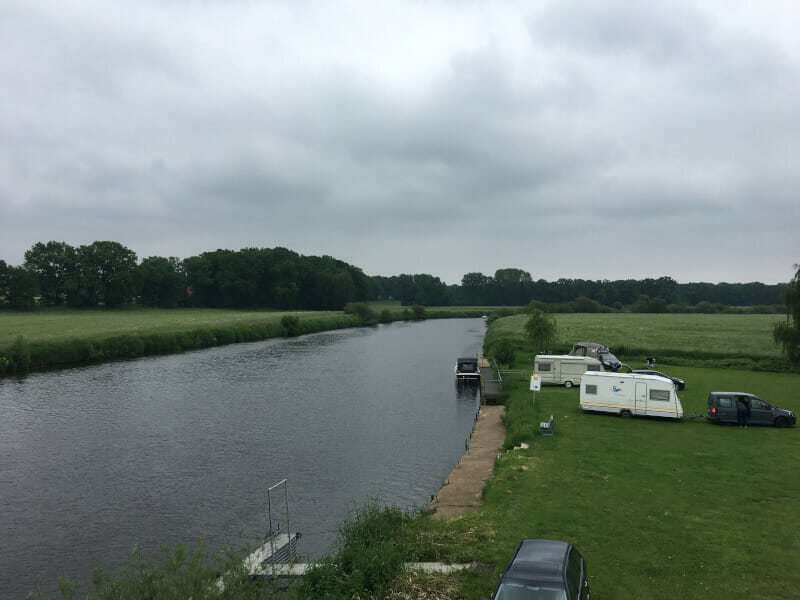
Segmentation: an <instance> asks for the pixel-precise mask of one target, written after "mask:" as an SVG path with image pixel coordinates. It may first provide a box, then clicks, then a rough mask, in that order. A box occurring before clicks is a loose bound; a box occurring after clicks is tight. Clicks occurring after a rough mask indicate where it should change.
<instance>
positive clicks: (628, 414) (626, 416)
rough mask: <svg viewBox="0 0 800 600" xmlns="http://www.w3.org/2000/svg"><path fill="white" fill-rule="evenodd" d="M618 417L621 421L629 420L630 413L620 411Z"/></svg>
mask: <svg viewBox="0 0 800 600" xmlns="http://www.w3.org/2000/svg"><path fill="white" fill-rule="evenodd" d="M619 416H620V417H622V418H623V419H629V418H630V417H631V416H632V415H631V411H629V410H623V411H621V412H620V413H619Z"/></svg>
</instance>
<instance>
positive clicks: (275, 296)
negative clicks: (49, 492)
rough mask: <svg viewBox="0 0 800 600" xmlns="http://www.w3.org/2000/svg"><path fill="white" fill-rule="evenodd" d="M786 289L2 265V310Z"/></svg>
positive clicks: (690, 306)
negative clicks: (448, 281) (452, 281)
mask: <svg viewBox="0 0 800 600" xmlns="http://www.w3.org/2000/svg"><path fill="white" fill-rule="evenodd" d="M786 288H787V285H786V284H776V285H766V284H763V283H758V282H753V283H717V284H712V283H678V282H676V281H675V280H674V279H672V278H670V277H659V278H657V279H651V278H646V279H639V280H634V279H625V280H615V281H609V280H594V281H593V280H585V279H564V278H562V279H558V280H557V281H546V280H544V279H538V280H534V279H533V277H532V276H531V275H530V273H528V272H527V271H523V270H522V269H513V268H507V269H498V270H497V271H495V273H494V275H493V276H488V275H484V274H483V273H477V272H472V273H467V274H465V275H464V276H463V278H462V280H461V284H460V285H447V284H446V283H444V282H443V281H442V280H441V279H440V278H438V277H435V276H433V275H430V274H425V273H419V274H401V275H395V276H391V277H386V276H372V277H369V276H367V275H365V274H364V273H363V271H362V270H361V269H359V268H358V267H355V266H353V265H350V264H347V263H345V262H343V261H340V260H337V259H335V258H333V257H330V256H321V257H320V256H302V255H300V254H297V253H296V252H293V251H291V250H288V249H286V248H280V247H278V248H272V249H269V248H244V249H242V250H237V251H234V250H215V251H213V252H203V253H202V254H200V255H198V256H192V257H190V258H187V259H184V260H180V259H178V258H175V257H168V258H165V257H160V256H151V257H149V258H146V259H144V260H142V261H141V262H139V261H138V259H137V256H136V253H135V252H133V251H132V250H130V249H129V248H126V247H125V246H123V245H122V244H120V243H118V242H113V241H97V242H93V243H91V244H88V245H84V246H78V247H73V246H70V245H69V244H66V243H64V242H55V241H50V242H46V243H42V242H38V243H36V244H34V245H33V246H32V247H31V248H30V250H28V251H27V252H25V260H24V263H23V264H22V265H20V266H10V265H8V264H7V263H6V262H5V261H3V260H0V305H2V306H5V307H10V308H14V309H20V310H26V309H31V308H33V307H35V306H37V305H45V306H57V305H67V306H72V307H93V306H105V307H111V308H113V307H119V306H123V305H126V304H133V303H136V304H142V305H145V306H156V307H162V308H174V307H178V306H194V307H209V308H257V307H269V308H276V309H284V310H286V309H298V310H300V309H306V310H341V309H342V308H344V307H345V306H346V305H347V304H348V303H352V302H364V301H367V300H372V301H377V300H399V301H400V303H401V304H402V305H404V306H412V305H419V306H524V305H529V304H530V303H532V302H533V303H534V304H536V305H537V307H538V308H540V309H542V310H546V311H548V312H600V311H605V310H623V309H625V310H632V311H636V312H669V311H672V312H688V311H689V310H692V311H697V312H718V311H719V310H720V307H731V306H736V307H754V308H755V309H757V310H760V311H762V312H769V311H771V310H773V309H774V310H780V306H781V305H782V304H783V293H784V290H785V289H786Z"/></svg>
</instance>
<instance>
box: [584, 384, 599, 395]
mask: <svg viewBox="0 0 800 600" xmlns="http://www.w3.org/2000/svg"><path fill="white" fill-rule="evenodd" d="M586 393H587V394H594V395H597V386H596V385H589V384H588V383H587V384H586Z"/></svg>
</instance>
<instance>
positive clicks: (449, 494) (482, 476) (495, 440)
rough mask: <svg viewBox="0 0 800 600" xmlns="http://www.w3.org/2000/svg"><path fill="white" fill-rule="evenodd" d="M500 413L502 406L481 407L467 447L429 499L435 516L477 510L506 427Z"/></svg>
mask: <svg viewBox="0 0 800 600" xmlns="http://www.w3.org/2000/svg"><path fill="white" fill-rule="evenodd" d="M503 414H505V406H481V409H480V412H479V413H478V420H477V422H476V423H475V429H474V430H473V432H472V439H471V440H470V444H469V450H467V453H466V454H465V455H464V456H462V457H461V460H460V461H458V464H457V465H456V467H455V468H454V469H453V470H452V471H451V472H450V475H448V477H447V479H446V480H445V482H444V485H442V489H440V490H439V493H438V494H436V496H435V497H434V499H433V502H431V508H432V509H433V511H434V512H433V517H434V518H437V519H452V518H453V517H460V516H461V515H465V514H467V513H471V512H474V511H476V510H477V509H478V507H479V506H480V505H481V491H482V490H483V486H484V484H485V483H486V480H487V479H489V477H491V475H492V472H493V471H494V461H495V459H496V458H497V455H498V454H499V453H500V451H501V450H502V448H503V441H504V440H505V437H506V429H505V427H503V423H502V421H501V420H500V418H501V417H502V416H503Z"/></svg>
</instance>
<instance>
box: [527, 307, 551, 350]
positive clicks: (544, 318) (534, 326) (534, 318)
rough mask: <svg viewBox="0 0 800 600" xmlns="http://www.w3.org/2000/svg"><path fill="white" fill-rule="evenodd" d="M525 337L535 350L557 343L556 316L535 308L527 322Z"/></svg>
mask: <svg viewBox="0 0 800 600" xmlns="http://www.w3.org/2000/svg"><path fill="white" fill-rule="evenodd" d="M524 329H525V338H526V339H527V340H528V343H530V345H531V347H532V348H533V351H534V352H539V351H540V350H543V349H544V348H546V347H547V346H550V345H552V344H554V343H555V341H556V335H557V334H558V328H557V327H556V320H555V318H554V317H552V316H550V315H548V314H547V313H543V312H542V311H540V310H534V311H533V312H532V313H531V316H529V317H528V320H527V321H526V322H525V328H524Z"/></svg>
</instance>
